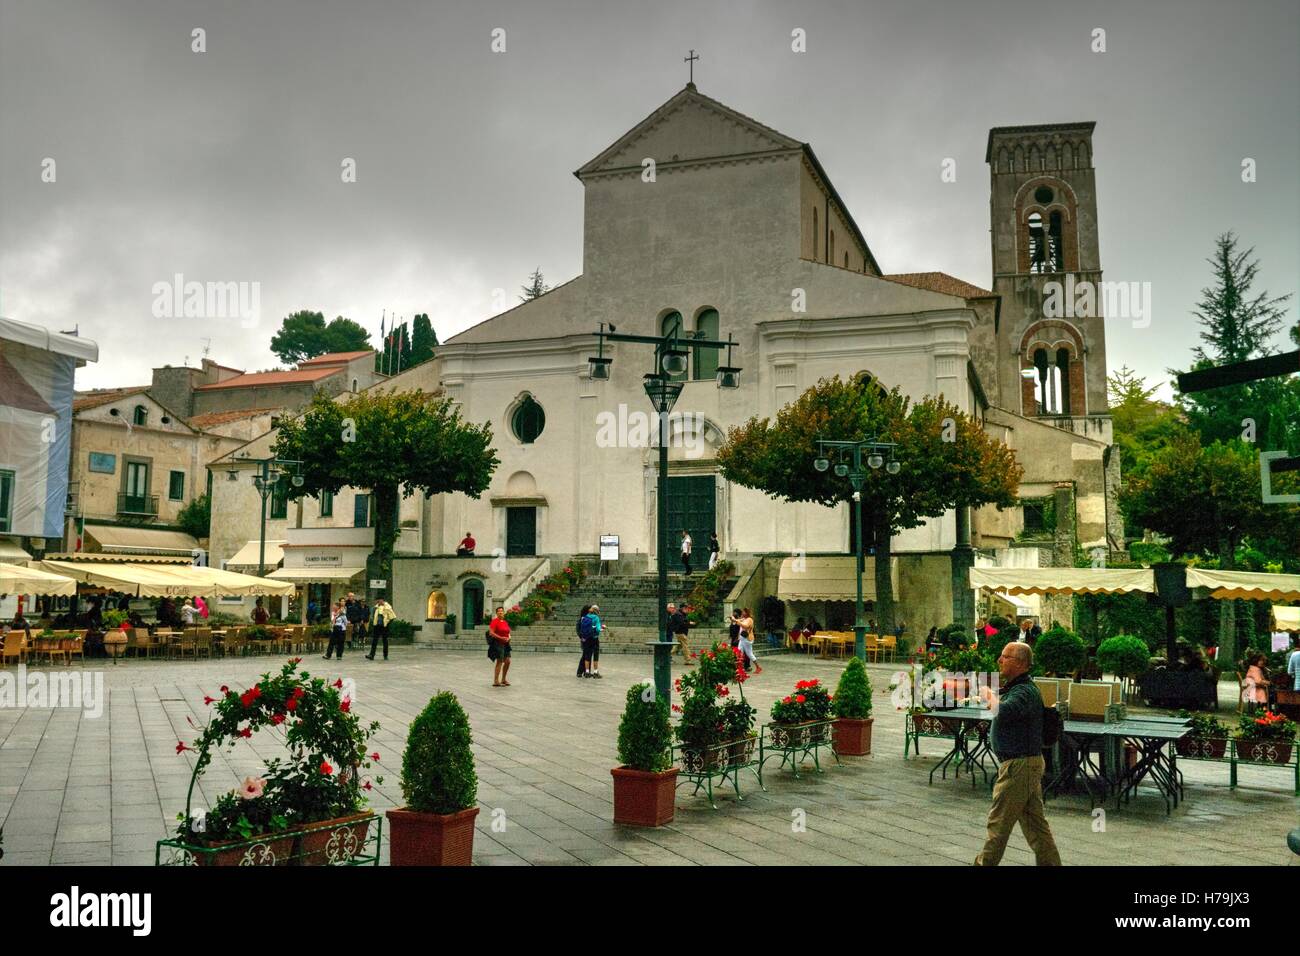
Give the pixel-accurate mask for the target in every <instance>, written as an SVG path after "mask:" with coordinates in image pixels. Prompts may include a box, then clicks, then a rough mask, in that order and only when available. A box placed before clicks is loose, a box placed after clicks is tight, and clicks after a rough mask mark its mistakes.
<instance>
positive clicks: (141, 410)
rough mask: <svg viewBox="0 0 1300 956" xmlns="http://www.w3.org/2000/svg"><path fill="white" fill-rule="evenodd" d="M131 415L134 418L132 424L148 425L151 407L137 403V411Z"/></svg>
mask: <svg viewBox="0 0 1300 956" xmlns="http://www.w3.org/2000/svg"><path fill="white" fill-rule="evenodd" d="M131 417H132V419H133V421H132V422H131V424H132V425H148V424H149V409H147V408H145V407H144V406H143V405H137V406H136V407H135V413H134V414H133V415H132V416H131Z"/></svg>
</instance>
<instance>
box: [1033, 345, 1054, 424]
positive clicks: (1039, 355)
mask: <svg viewBox="0 0 1300 956" xmlns="http://www.w3.org/2000/svg"><path fill="white" fill-rule="evenodd" d="M1034 369H1035V371H1036V372H1037V374H1036V375H1035V377H1034V401H1035V403H1036V404H1037V406H1038V407H1037V408H1036V409H1035V411H1034V414H1036V415H1043V414H1046V412H1047V411H1048V406H1049V404H1050V398H1049V396H1050V389H1051V376H1050V369H1049V368H1048V365H1047V350H1046V349H1035V350H1034Z"/></svg>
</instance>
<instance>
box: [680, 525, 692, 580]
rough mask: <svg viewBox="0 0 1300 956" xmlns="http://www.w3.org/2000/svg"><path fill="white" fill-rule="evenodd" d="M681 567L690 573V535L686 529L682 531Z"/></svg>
mask: <svg viewBox="0 0 1300 956" xmlns="http://www.w3.org/2000/svg"><path fill="white" fill-rule="evenodd" d="M682 567H683V568H684V569H685V571H686V573H687V574H690V573H691V536H690V535H689V534H688V533H687V532H686V531H682Z"/></svg>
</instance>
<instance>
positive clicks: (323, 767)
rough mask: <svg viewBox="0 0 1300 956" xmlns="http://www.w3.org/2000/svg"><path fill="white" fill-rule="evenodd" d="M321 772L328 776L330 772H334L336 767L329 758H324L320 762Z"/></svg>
mask: <svg viewBox="0 0 1300 956" xmlns="http://www.w3.org/2000/svg"><path fill="white" fill-rule="evenodd" d="M320 772H321V773H323V774H325V776H327V777H328V776H329V775H330V774H332V773H333V772H334V768H333V767H331V766H330V765H329V761H328V760H322V761H321V762H320Z"/></svg>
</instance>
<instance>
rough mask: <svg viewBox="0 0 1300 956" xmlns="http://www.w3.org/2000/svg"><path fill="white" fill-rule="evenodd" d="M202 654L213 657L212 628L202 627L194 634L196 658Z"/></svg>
mask: <svg viewBox="0 0 1300 956" xmlns="http://www.w3.org/2000/svg"><path fill="white" fill-rule="evenodd" d="M200 652H202V653H204V654H205V655H206V656H208V657H211V656H212V628H210V627H200V628H198V629H197V630H196V631H195V632H194V656H195V658H197V657H198V656H199V653H200Z"/></svg>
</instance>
